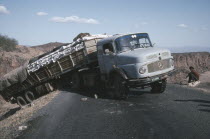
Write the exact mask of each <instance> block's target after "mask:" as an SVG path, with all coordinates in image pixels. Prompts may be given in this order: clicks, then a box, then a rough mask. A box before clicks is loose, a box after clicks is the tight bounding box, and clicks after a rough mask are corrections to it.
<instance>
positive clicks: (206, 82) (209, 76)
mask: <svg viewBox="0 0 210 139" xmlns="http://www.w3.org/2000/svg"><path fill="white" fill-rule="evenodd" d="M200 81H201V83H200V84H199V85H198V86H197V87H196V88H198V89H200V90H203V91H204V92H210V71H207V72H205V73H203V74H201V76H200Z"/></svg>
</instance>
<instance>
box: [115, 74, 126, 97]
mask: <svg viewBox="0 0 210 139" xmlns="http://www.w3.org/2000/svg"><path fill="white" fill-rule="evenodd" d="M113 87H114V97H115V98H116V99H126V98H127V96H128V87H127V86H126V81H125V80H124V79H123V78H122V77H121V76H120V75H115V76H114V83H113Z"/></svg>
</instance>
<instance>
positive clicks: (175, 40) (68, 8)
mask: <svg viewBox="0 0 210 139" xmlns="http://www.w3.org/2000/svg"><path fill="white" fill-rule="evenodd" d="M49 3H50V4H49ZM81 3H82V4H81ZM101 5H103V6H101ZM209 5H210V1H208V0H202V1H196V0H185V1H183V0H176V1H170V0H159V1H155V0H149V1H139V0H133V1H128V0H124V1H121V2H120V3H119V2H117V1H111V0H107V1H100V2H99V1H96V0H90V1H88V2H83V1H81V0H78V1H68V0H60V1H56V0H45V1H41V0H36V1H34V0H28V1H25V0H19V1H18V2H14V1H12V0H2V1H0V19H1V22H0V34H2V35H7V36H9V37H11V38H14V39H16V40H17V41H18V42H19V44H20V45H26V46H36V45H42V44H46V43H49V42H65V43H67V42H72V40H73V38H74V37H75V36H76V35H77V34H79V33H81V32H88V33H90V34H103V33H107V34H111V35H113V34H117V33H135V32H147V33H148V34H149V36H150V38H151V41H152V43H155V44H156V45H157V47H167V48H171V49H173V48H174V47H176V48H177V49H179V48H181V49H183V50H184V49H186V48H187V47H186V46H189V47H191V48H192V47H196V46H197V47H199V48H208V47H209V46H210V41H209V36H210V32H209V28H210V24H209V23H210V18H209V15H210V9H209ZM159 34H160V35H159ZM201 46H202V47H201Z"/></svg>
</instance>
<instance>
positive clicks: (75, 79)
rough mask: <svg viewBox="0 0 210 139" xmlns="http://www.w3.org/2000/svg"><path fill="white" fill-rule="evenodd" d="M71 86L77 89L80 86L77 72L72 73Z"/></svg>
mask: <svg viewBox="0 0 210 139" xmlns="http://www.w3.org/2000/svg"><path fill="white" fill-rule="evenodd" d="M71 84H72V88H74V89H77V88H79V87H80V77H79V74H78V73H73V74H72V77H71Z"/></svg>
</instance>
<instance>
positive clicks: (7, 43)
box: [0, 34, 18, 52]
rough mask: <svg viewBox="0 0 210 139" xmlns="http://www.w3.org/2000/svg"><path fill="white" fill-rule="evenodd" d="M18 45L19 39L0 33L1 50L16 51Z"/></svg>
mask: <svg viewBox="0 0 210 139" xmlns="http://www.w3.org/2000/svg"><path fill="white" fill-rule="evenodd" d="M16 45H18V42H17V40H15V39H13V38H9V37H8V36H4V35H1V34H0V51H7V52H9V51H14V50H15V49H16V47H15V46H16Z"/></svg>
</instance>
